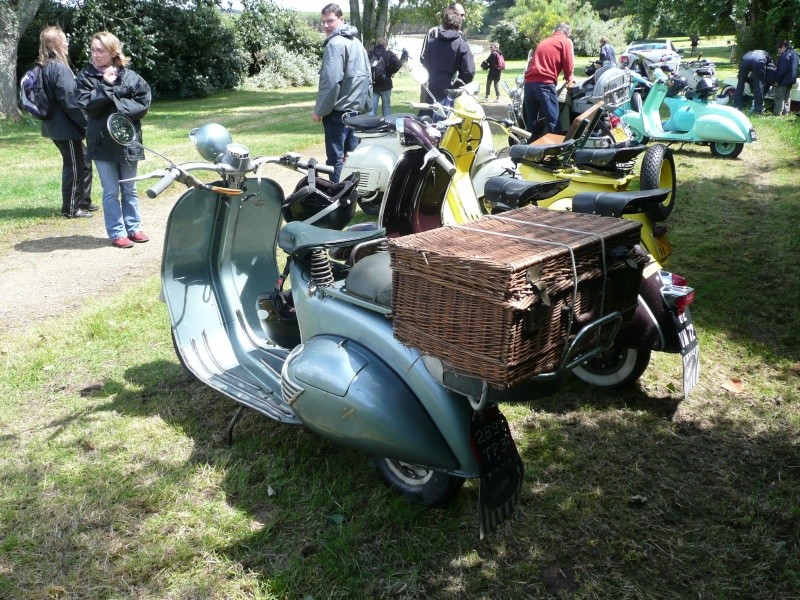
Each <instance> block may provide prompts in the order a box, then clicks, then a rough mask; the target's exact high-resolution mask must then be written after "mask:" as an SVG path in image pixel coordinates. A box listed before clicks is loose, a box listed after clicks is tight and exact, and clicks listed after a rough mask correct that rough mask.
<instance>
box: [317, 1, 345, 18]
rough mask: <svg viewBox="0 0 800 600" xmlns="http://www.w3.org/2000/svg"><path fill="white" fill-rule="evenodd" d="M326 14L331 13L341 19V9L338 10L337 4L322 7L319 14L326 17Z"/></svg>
mask: <svg viewBox="0 0 800 600" xmlns="http://www.w3.org/2000/svg"><path fill="white" fill-rule="evenodd" d="M328 13H333V14H335V15H336V16H337V17H339V18H340V19H341V18H342V9H341V8H339V5H338V4H334V3H333V2H331V3H330V4H326V5H325V6H323V7H322V10H321V11H320V12H319V14H321V15H327V14H328Z"/></svg>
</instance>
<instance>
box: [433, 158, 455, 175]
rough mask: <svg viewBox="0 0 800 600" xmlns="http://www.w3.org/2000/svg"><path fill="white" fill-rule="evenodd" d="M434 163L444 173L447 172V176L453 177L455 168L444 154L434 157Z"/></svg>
mask: <svg viewBox="0 0 800 600" xmlns="http://www.w3.org/2000/svg"><path fill="white" fill-rule="evenodd" d="M436 162H437V163H439V166H440V167H442V168H443V169H444V170H445V171H447V174H448V175H451V176H452V175H455V173H456V166H455V165H454V164H453V163H451V162H450V161H449V160H447V157H446V156H445V155H444V154H438V155H437V156H436Z"/></svg>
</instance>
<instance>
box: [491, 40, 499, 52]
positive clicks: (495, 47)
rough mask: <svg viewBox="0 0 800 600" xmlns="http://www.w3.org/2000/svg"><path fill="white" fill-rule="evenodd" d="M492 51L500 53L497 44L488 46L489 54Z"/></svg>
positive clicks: (493, 43)
mask: <svg viewBox="0 0 800 600" xmlns="http://www.w3.org/2000/svg"><path fill="white" fill-rule="evenodd" d="M492 50H497V51H498V52H499V51H500V44H498V43H497V42H492V43H490V44H489V51H490V52H491V51H492Z"/></svg>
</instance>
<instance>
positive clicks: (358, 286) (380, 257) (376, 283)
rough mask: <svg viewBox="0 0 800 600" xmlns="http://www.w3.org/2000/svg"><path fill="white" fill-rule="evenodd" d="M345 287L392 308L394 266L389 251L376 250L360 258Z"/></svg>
mask: <svg viewBox="0 0 800 600" xmlns="http://www.w3.org/2000/svg"><path fill="white" fill-rule="evenodd" d="M344 289H345V291H346V292H347V293H349V294H352V295H353V296H356V297H358V298H361V299H363V300H367V301H368V302H373V303H375V304H378V305H379V306H385V307H386V308H391V304H392V268H391V267H390V266H389V253H388V252H376V253H375V254H370V255H369V256H365V257H364V258H362V259H361V260H359V261H358V262H357V263H356V264H354V265H353V267H352V268H351V269H350V272H349V273H348V274H347V278H346V279H345V280H344Z"/></svg>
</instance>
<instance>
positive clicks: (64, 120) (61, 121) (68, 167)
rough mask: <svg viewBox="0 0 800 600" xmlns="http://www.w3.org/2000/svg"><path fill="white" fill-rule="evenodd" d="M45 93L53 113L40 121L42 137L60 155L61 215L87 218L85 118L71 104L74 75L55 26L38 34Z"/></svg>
mask: <svg viewBox="0 0 800 600" xmlns="http://www.w3.org/2000/svg"><path fill="white" fill-rule="evenodd" d="M36 63H37V64H39V65H40V66H41V67H42V79H43V82H44V89H45V93H46V94H47V95H48V97H49V98H50V99H51V100H52V104H53V112H52V113H51V114H50V116H49V117H48V118H47V119H46V120H44V121H42V136H43V137H46V138H50V139H51V140H53V143H54V144H55V145H56V148H58V151H59V152H61V159H62V169H61V216H62V217H67V218H75V217H91V216H92V213H91V212H89V211H92V210H97V207H96V206H93V205H92V203H91V202H92V163H91V161H90V160H89V159H88V158H87V156H86V146H85V145H84V143H83V139H84V138H85V137H86V117H85V116H84V114H83V111H81V109H80V107H78V106H77V105H76V104H75V75H74V74H73V73H72V69H70V66H69V42H68V41H67V36H66V35H64V32H63V31H61V28H59V27H46V28H45V29H43V30H42V32H41V33H40V34H39V58H38V59H37V60H36Z"/></svg>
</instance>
